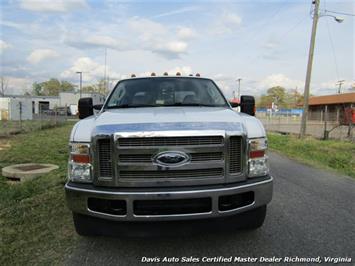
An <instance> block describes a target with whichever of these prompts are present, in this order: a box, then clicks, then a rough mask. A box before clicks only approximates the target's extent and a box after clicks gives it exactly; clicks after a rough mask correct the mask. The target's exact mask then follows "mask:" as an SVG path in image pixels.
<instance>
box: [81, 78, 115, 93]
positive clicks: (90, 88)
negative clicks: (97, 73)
mask: <svg viewBox="0 0 355 266" xmlns="http://www.w3.org/2000/svg"><path fill="white" fill-rule="evenodd" d="M81 91H82V92H83V93H93V92H96V93H100V94H103V95H106V94H107V93H108V91H107V88H106V83H105V80H104V79H101V80H99V82H98V83H96V84H94V85H87V86H84V87H83V88H82V89H81Z"/></svg>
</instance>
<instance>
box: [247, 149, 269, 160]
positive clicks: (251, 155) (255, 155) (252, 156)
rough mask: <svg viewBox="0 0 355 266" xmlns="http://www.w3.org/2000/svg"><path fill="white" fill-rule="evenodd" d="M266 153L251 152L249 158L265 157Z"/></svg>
mask: <svg viewBox="0 0 355 266" xmlns="http://www.w3.org/2000/svg"><path fill="white" fill-rule="evenodd" d="M264 155H265V151H250V152H249V158H251V159H253V158H258V157H264Z"/></svg>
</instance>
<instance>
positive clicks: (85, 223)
mask: <svg viewBox="0 0 355 266" xmlns="http://www.w3.org/2000/svg"><path fill="white" fill-rule="evenodd" d="M95 220H96V219H95V218H93V217H90V216H86V215H82V214H79V213H74V212H73V221H74V226H75V231H76V232H77V233H78V235H81V236H97V235H100V232H98V231H97V228H99V226H98V225H97V222H95Z"/></svg>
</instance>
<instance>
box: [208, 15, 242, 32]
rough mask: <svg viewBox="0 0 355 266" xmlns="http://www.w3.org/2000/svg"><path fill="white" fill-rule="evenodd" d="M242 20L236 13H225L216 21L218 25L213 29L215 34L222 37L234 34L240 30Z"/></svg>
mask: <svg viewBox="0 0 355 266" xmlns="http://www.w3.org/2000/svg"><path fill="white" fill-rule="evenodd" d="M241 23H242V18H241V17H240V16H239V15H237V14H234V13H230V12H223V13H222V14H221V15H220V16H218V17H217V19H216V25H215V26H214V28H212V29H211V32H212V33H213V34H217V35H222V34H227V33H232V32H234V31H235V30H236V29H238V28H239V26H240V24H241Z"/></svg>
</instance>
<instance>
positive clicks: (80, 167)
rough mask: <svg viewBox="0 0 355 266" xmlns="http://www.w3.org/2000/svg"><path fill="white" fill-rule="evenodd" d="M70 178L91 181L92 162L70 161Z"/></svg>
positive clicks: (84, 181)
mask: <svg viewBox="0 0 355 266" xmlns="http://www.w3.org/2000/svg"><path fill="white" fill-rule="evenodd" d="M69 179H70V181H73V182H82V183H91V182H92V175H91V164H79V163H73V162H70V163H69Z"/></svg>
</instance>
